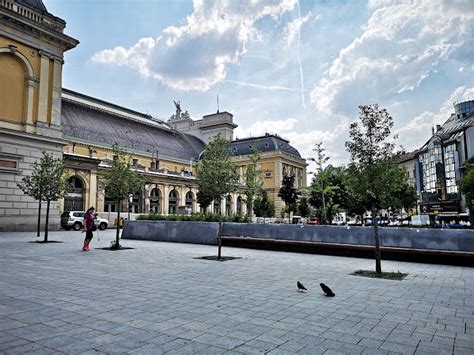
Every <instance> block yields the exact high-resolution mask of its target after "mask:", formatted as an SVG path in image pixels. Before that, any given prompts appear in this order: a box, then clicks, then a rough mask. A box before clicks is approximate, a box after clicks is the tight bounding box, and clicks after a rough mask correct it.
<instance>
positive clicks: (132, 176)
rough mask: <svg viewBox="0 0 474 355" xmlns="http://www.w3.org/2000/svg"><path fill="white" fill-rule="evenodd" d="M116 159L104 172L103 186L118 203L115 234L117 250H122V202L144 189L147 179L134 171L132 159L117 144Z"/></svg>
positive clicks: (114, 148)
mask: <svg viewBox="0 0 474 355" xmlns="http://www.w3.org/2000/svg"><path fill="white" fill-rule="evenodd" d="M113 151H114V159H113V161H112V166H111V167H110V168H109V169H107V170H106V171H105V172H104V179H103V182H102V183H103V185H104V189H105V190H106V191H107V194H108V196H109V197H110V198H111V199H112V200H115V201H117V231H116V233H115V245H114V248H115V249H120V212H121V211H122V202H123V201H124V200H128V199H129V196H130V194H133V193H135V192H137V191H140V190H142V189H143V185H144V183H145V179H144V178H143V176H141V175H140V174H139V173H138V172H136V171H135V170H132V158H131V156H130V155H128V154H127V153H125V152H124V151H123V150H122V149H120V147H119V146H118V145H117V144H114V146H113Z"/></svg>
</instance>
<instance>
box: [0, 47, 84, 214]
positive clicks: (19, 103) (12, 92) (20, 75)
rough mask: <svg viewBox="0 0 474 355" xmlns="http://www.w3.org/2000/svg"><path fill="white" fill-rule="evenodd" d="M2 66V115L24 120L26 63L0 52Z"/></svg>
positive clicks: (9, 118) (0, 79)
mask: <svg viewBox="0 0 474 355" xmlns="http://www.w3.org/2000/svg"><path fill="white" fill-rule="evenodd" d="M0 68H2V70H0V117H1V118H4V119H7V120H9V121H14V122H22V121H23V120H24V117H25V110H26V107H25V91H26V86H25V82H26V81H25V78H26V77H28V73H27V71H26V70H25V64H24V63H22V61H21V59H20V58H18V57H16V56H15V55H14V54H12V53H9V52H0ZM81 209H82V208H81Z"/></svg>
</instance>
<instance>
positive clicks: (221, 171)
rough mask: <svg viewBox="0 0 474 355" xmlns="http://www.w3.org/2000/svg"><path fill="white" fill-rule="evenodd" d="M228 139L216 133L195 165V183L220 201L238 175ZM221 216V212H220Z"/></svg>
mask: <svg viewBox="0 0 474 355" xmlns="http://www.w3.org/2000/svg"><path fill="white" fill-rule="evenodd" d="M228 144H229V141H228V140H226V139H224V138H223V137H222V136H221V135H218V136H217V137H216V138H215V139H214V140H213V141H212V142H210V143H208V144H207V145H206V149H205V151H204V159H202V160H201V161H199V163H198V166H197V174H196V183H197V186H198V190H199V191H202V194H203V196H207V198H212V200H214V201H219V202H220V201H221V200H222V198H223V197H224V196H226V195H228V194H229V193H230V192H232V191H234V190H235V187H236V184H237V182H238V175H237V174H236V173H235V164H234V162H233V161H232V157H231V154H230V152H229V150H228V148H227V145H228ZM221 216H222V213H221ZM221 236H222V217H221V219H220V220H219V233H218V237H217V244H218V255H217V258H218V259H220V258H221V246H222V238H221Z"/></svg>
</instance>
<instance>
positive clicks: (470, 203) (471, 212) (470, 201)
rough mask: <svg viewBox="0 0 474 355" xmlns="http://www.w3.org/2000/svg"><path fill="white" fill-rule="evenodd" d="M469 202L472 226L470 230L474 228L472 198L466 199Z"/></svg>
mask: <svg viewBox="0 0 474 355" xmlns="http://www.w3.org/2000/svg"><path fill="white" fill-rule="evenodd" d="M466 199H467V200H468V203H467V205H468V208H469V223H470V224H471V225H470V227H469V228H474V211H473V210H472V207H473V203H472V200H471V198H470V197H467V198H466Z"/></svg>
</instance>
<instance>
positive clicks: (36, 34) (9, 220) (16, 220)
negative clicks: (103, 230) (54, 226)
mask: <svg viewBox="0 0 474 355" xmlns="http://www.w3.org/2000/svg"><path fill="white" fill-rule="evenodd" d="M65 26H66V23H65V22H64V21H63V20H62V19H60V18H58V17H56V16H54V15H52V14H50V13H49V12H48V11H47V10H46V7H45V6H44V5H43V3H42V2H41V1H40V0H0V230H2V229H31V227H32V226H34V225H35V224H36V219H37V215H38V203H37V202H35V201H34V200H33V199H32V198H30V197H28V196H24V195H23V193H22V192H21V190H19V189H18V187H17V185H16V184H17V182H19V181H21V179H22V178H23V176H25V175H29V174H30V173H31V165H32V163H33V162H35V161H36V160H37V159H38V158H39V157H40V156H41V154H42V153H41V152H42V151H46V152H49V153H51V154H53V155H54V156H61V155H62V149H63V147H64V145H65V144H66V143H67V142H66V141H64V140H63V139H62V131H61V85H62V80H61V75H62V67H63V54H64V52H65V51H67V50H69V49H72V48H74V47H75V46H76V45H77V44H78V43H79V42H78V41H77V40H75V39H74V38H71V37H69V36H67V35H65V34H64V28H65ZM51 207H52V213H51V215H52V217H53V220H52V222H53V223H55V222H56V223H58V221H59V211H58V204H57V203H56V204H52V206H51Z"/></svg>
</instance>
